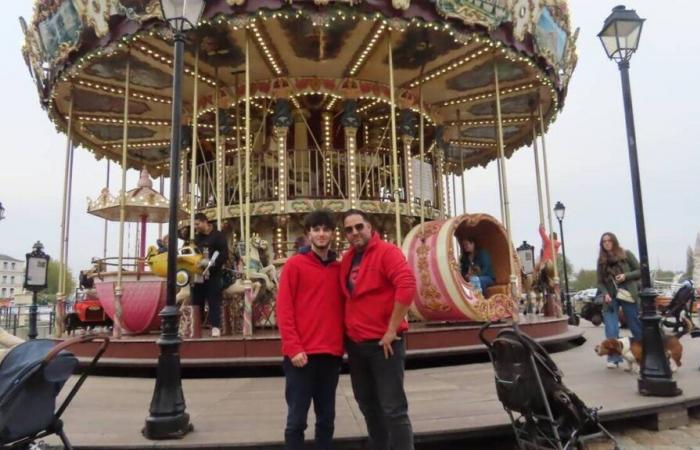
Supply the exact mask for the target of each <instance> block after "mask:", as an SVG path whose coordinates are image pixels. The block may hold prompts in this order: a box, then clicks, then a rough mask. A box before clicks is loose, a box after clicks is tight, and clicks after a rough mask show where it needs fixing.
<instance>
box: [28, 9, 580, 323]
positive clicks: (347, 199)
mask: <svg viewBox="0 0 700 450" xmlns="http://www.w3.org/2000/svg"><path fill="white" fill-rule="evenodd" d="M35 3H36V8H35V13H34V17H32V19H31V24H30V26H27V27H26V28H25V45H24V47H23V54H24V56H25V59H26V61H27V64H28V66H29V68H30V72H31V74H32V76H33V77H34V78H35V80H36V82H37V86H38V87H39V94H40V97H41V101H42V104H43V105H44V106H45V107H46V111H47V113H48V115H49V117H50V118H51V120H52V121H54V122H55V123H56V126H57V128H58V129H59V130H61V131H64V132H66V133H67V134H68V135H69V142H70V143H75V144H76V145H79V146H81V147H83V148H85V149H88V150H89V151H91V152H93V153H94V154H95V155H96V156H97V157H98V158H103V157H106V158H108V159H110V160H114V161H119V163H120V165H121V166H122V170H123V171H126V170H127V169H128V168H138V169H141V170H143V171H147V172H148V174H150V175H151V176H158V175H164V176H165V175H168V174H169V170H170V166H169V163H170V161H169V152H168V149H169V147H170V145H171V142H170V133H171V119H170V113H171V108H172V104H171V103H172V98H173V93H172V91H171V87H172V86H173V80H172V76H171V62H172V59H173V52H172V35H171V33H170V32H169V31H168V29H167V25H166V24H165V22H164V20H163V17H162V15H161V11H160V8H159V5H158V4H159V2H158V1H157V0H143V1H140V2H131V1H130V2H127V1H125V0H99V1H97V2H76V1H72V0H36V1H35ZM185 35H186V36H185V37H186V39H187V41H188V45H187V46H186V50H185V55H184V75H183V76H184V79H183V82H182V89H183V90H182V99H183V114H182V122H181V123H179V124H176V125H177V126H181V127H182V130H183V133H182V134H183V136H184V139H183V140H182V142H180V143H176V144H177V145H179V146H180V150H181V155H182V158H181V160H182V163H181V165H180V166H179V167H178V168H177V173H179V174H180V175H181V177H182V178H181V180H182V183H181V184H182V186H183V189H182V192H176V193H172V194H171V195H180V196H181V197H180V198H179V200H180V201H179V203H180V205H181V206H182V209H183V210H187V211H188V212H189V220H188V218H187V216H186V215H183V216H181V217H180V219H181V222H180V224H179V226H180V227H181V228H182V227H187V226H188V224H189V223H190V222H191V221H192V220H193V215H194V214H195V213H196V212H204V213H205V214H206V215H207V217H209V218H210V220H212V221H214V222H215V223H216V226H217V227H218V228H219V229H223V230H227V231H226V232H227V233H228V234H229V237H230V236H231V235H232V234H233V232H234V230H235V233H236V234H237V236H238V238H237V239H238V240H239V241H240V243H241V245H240V246H241V248H242V251H241V255H242V257H243V258H245V259H246V263H245V265H244V266H245V267H246V268H247V270H243V271H242V272H245V274H246V275H245V280H243V281H246V283H247V282H248V281H250V283H249V284H246V285H245V289H247V290H248V291H249V292H250V291H251V290H252V287H251V286H252V285H254V283H255V282H256V281H255V279H254V278H253V276H251V275H250V274H251V273H263V274H264V275H265V276H266V278H267V279H268V280H269V281H270V286H272V285H274V280H273V278H274V276H276V274H277V270H279V268H273V269H270V267H271V265H270V264H265V265H262V266H261V267H259V268H251V260H252V255H253V254H254V248H255V245H256V244H255V238H254V237H255V236H256V233H257V235H258V236H259V239H261V240H263V241H266V242H268V243H269V244H270V249H269V250H270V251H271V253H272V254H271V260H272V261H273V262H274V261H276V262H279V263H283V262H284V260H285V258H287V257H289V256H291V254H292V252H291V249H290V243H291V242H293V241H294V239H295V238H296V237H297V236H299V235H301V234H303V227H302V222H303V217H304V215H305V214H306V213H308V212H310V211H312V210H314V209H318V208H325V209H329V210H331V211H333V212H341V211H344V210H347V209H348V208H360V209H362V210H364V211H366V212H367V213H369V214H370V215H371V216H372V218H373V222H374V223H375V225H376V229H377V231H378V233H380V234H381V235H382V237H383V238H384V239H386V240H390V241H392V242H395V243H397V244H398V245H399V246H402V247H403V248H404V251H405V252H406V256H407V259H408V260H409V263H410V264H411V265H412V266H413V267H414V270H415V271H416V276H417V279H418V282H419V292H418V296H417V298H416V302H415V303H416V306H415V310H414V313H415V314H416V316H417V317H422V318H423V319H424V320H426V321H431V320H440V321H442V320H450V321H452V320H456V321H483V320H498V319H508V318H511V317H513V316H514V315H515V314H517V310H516V307H515V300H516V299H517V297H518V295H519V290H520V277H519V266H518V262H517V260H516V258H515V256H514V254H515V252H514V250H513V245H512V242H513V239H512V236H511V234H510V233H511V228H512V227H511V223H510V216H509V210H508V204H509V201H508V189H507V187H508V186H507V180H508V176H507V173H506V158H507V157H510V156H511V155H512V154H513V153H514V152H515V151H516V150H518V149H519V148H521V147H523V146H526V145H529V144H530V143H533V141H535V142H536V141H537V140H539V139H542V140H543V139H544V134H545V131H546V130H547V128H548V126H549V124H550V123H551V122H552V121H553V120H554V119H555V117H556V114H557V112H558V111H559V110H560V109H561V107H562V105H563V101H564V98H565V96H566V91H567V87H568V83H569V79H570V77H571V74H572V72H573V69H574V67H575V65H576V61H577V56H576V48H575V40H576V36H575V34H574V33H572V32H571V30H570V24H569V11H568V6H567V3H566V1H564V0H538V1H523V0H489V1H456V0H440V1H433V0H410V1H409V0H402V1H398V0H397V1H392V2H373V1H364V2H347V1H325V0H324V1H321V0H318V1H313V2H312V1H294V2H288V1H284V0H269V1H265V2H261V1H257V0H206V1H205V2H204V6H203V14H202V17H201V20H199V21H196V23H195V24H194V26H193V27H192V29H191V30H188V31H186V33H185ZM69 148H70V146H69ZM535 152H536V153H535V155H537V154H538V153H537V149H535ZM542 152H544V148H543V149H542ZM492 161H495V163H496V164H497V165H498V168H499V177H498V182H496V181H494V185H493V187H494V189H498V190H499V191H500V192H501V194H502V195H501V207H502V215H501V217H500V222H502V223H499V220H496V219H494V218H493V217H488V216H485V215H484V216H479V215H471V214H466V213H467V212H468V211H469V210H468V208H467V203H466V194H465V190H466V188H465V185H466V182H465V179H464V173H465V171H468V170H469V169H471V168H477V167H483V166H486V165H487V164H489V163H490V162H492ZM545 161H546V158H545ZM536 164H538V168H539V163H537V160H536ZM67 167H68V163H67ZM544 169H545V170H546V162H545V167H544ZM68 173H69V172H68V171H67V172H66V174H68ZM538 173H539V172H538ZM458 177H460V178H461V182H458V179H457V178H458ZM533 178H534V177H533ZM537 183H538V184H540V180H539V178H538V179H537ZM121 190H122V191H123V192H125V191H126V187H125V186H124V185H122V187H121ZM149 195H150V194H149ZM546 195H547V197H548V196H549V193H548V189H547V194H546ZM104 197H105V198H104V199H103V200H104V201H103V202H102V203H100V204H99V205H97V206H91V208H90V209H91V212H93V213H95V212H98V211H100V210H102V211H106V210H107V209H109V211H110V217H112V218H114V217H115V216H114V214H115V212H120V213H123V214H124V215H125V216H126V218H127V220H128V218H129V214H128V213H127V212H126V211H124V210H123V208H122V210H121V211H120V205H119V202H118V201H117V200H116V197H111V196H110V195H109V193H108V192H106V193H105V196H104ZM138 197H139V196H137V197H136V198H138ZM148 198H150V197H149V196H148V195H146V196H145V197H143V198H142V200H143V201H146V202H147V200H148ZM458 199H461V202H459V203H461V205H458ZM538 200H539V206H540V211H543V206H542V205H543V204H545V203H546V204H548V203H549V199H548V198H547V199H546V201H545V200H543V199H542V198H541V197H539V198H538ZM107 204H109V205H107ZM150 206H163V207H164V208H165V207H166V203H162V204H161V203H159V204H158V205H153V204H151V205H150ZM125 207H126V206H125ZM165 209H167V208H165ZM540 216H541V217H540V221H539V222H543V221H544V219H543V217H542V216H543V214H542V212H541V213H540ZM102 217H105V216H104V215H103V216H102ZM143 217H144V215H143V214H141V215H139V214H138V213H137V214H135V215H134V216H133V217H132V219H133V220H140V221H143V220H144V219H143ZM149 217H150V216H149ZM149 220H150V219H149ZM533 222H535V221H534V220H533ZM190 228H191V227H190ZM533 228H534V226H533ZM549 228H550V230H551V228H552V224H551V219H550V223H549ZM142 230H143V228H142ZM190 233H191V234H190V236H189V237H190V240H191V239H192V237H193V234H192V233H193V231H192V230H191V231H190ZM465 233H469V234H472V233H475V234H476V235H477V236H478V239H479V240H480V244H481V245H482V247H483V248H486V249H487V250H488V251H489V252H490V253H491V254H492V257H493V258H494V268H495V270H496V284H495V285H494V286H493V287H491V288H490V289H489V290H487V291H486V292H485V293H484V294H485V295H479V294H478V293H475V292H473V291H472V290H471V288H470V286H468V284H467V283H466V282H465V281H464V280H463V279H462V278H461V276H459V274H458V271H457V270H455V266H456V264H457V261H456V258H457V256H458V254H457V253H458V252H457V251H456V244H455V239H456V238H458V237H460V236H462V235H463V234H465ZM144 240H145V239H142V242H143V241H144ZM61 242H62V243H63V240H62V241H61ZM333 245H334V247H335V249H336V250H342V249H343V241H342V235H341V233H340V229H337V230H336V236H335V239H334V244H333ZM62 253H63V252H62ZM144 256H145V252H143V251H142V253H141V255H140V258H138V259H136V260H135V261H134V265H133V266H132V267H128V268H126V269H127V270H123V269H124V261H123V259H121V258H120V259H119V260H118V261H117V262H116V265H115V266H112V267H111V268H112V269H114V270H113V272H114V273H115V276H114V277H113V278H114V279H112V278H109V277H110V276H111V275H109V276H108V274H105V273H102V272H101V274H100V276H101V277H102V278H100V283H98V291H99V292H100V300H101V301H103V303H104V304H105V309H106V310H107V312H108V313H109V314H116V315H119V314H120V313H118V311H119V310H120V308H122V309H123V314H125V318H124V319H123V320H122V321H121V322H123V323H121V322H120V321H119V320H117V321H116V322H119V324H120V325H123V326H124V327H125V329H128V330H129V331H131V332H145V331H147V330H149V329H152V328H153V327H157V325H158V321H157V316H156V314H157V310H158V309H159V306H160V305H161V304H162V301H163V299H164V295H165V289H164V281H163V279H162V278H161V277H158V276H157V275H156V274H155V273H153V272H151V271H149V270H143V269H144V266H143V264H144V262H143V259H142V258H143V257H144ZM273 265H274V264H273ZM426 267H427V269H426ZM263 269H264V270H263ZM159 270H160V269H159ZM281 270H284V269H283V267H282V268H281ZM161 272H162V271H161ZM125 277H126V278H125ZM108 278H109V279H108ZM122 278H124V279H125V280H127V281H126V282H125V283H122V282H121V281H120V280H121V279H122ZM117 279H118V280H117ZM151 281H152V282H153V285H152V286H151V287H150V288H148V289H150V290H151V291H152V292H148V293H147V296H148V297H149V301H148V302H145V303H147V304H148V308H146V309H147V311H146V310H145V309H144V310H143V311H142V313H139V314H140V317H139V323H138V324H129V319H127V318H126V316H129V317H131V315H132V314H131V313H130V312H128V311H130V308H132V307H133V306H134V305H141V304H142V303H141V302H140V301H139V300H138V299H137V297H139V296H142V295H144V294H143V292H144V286H146V285H147V283H150V282H151ZM243 281H242V282H241V283H243ZM261 283H262V282H261ZM241 285H242V284H241ZM100 286H101V287H100ZM115 288H116V292H115ZM148 289H147V290H148ZM271 291H274V289H271ZM115 293H119V294H120V295H121V297H122V298H119V295H115ZM251 298H252V296H248V300H247V301H246V304H245V305H244V309H245V315H246V318H247V319H248V321H252V316H251V314H252V312H251V311H252V309H253V307H254V305H253V304H252V303H251V302H252V300H251ZM273 300H274V299H273ZM110 304H111V305H113V306H110ZM270 308H271V310H274V303H271V306H270ZM269 311H270V309H268V313H269ZM249 325H250V324H249ZM247 331H248V332H252V329H251V328H250V326H249V327H248V329H247Z"/></svg>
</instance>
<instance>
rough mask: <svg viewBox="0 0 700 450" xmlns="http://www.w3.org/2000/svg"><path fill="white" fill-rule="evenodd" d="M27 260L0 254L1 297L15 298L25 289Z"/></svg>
mask: <svg viewBox="0 0 700 450" xmlns="http://www.w3.org/2000/svg"><path fill="white" fill-rule="evenodd" d="M24 265H25V261H23V260H21V259H17V258H13V257H12V256H8V255H3V254H0V299H14V297H15V295H18V294H21V293H22V292H23V291H24Z"/></svg>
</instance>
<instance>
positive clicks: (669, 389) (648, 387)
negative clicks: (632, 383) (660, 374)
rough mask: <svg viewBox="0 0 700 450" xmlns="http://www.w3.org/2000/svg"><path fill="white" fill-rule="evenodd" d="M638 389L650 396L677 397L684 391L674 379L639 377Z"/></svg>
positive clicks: (642, 393) (640, 392) (641, 393)
mask: <svg viewBox="0 0 700 450" xmlns="http://www.w3.org/2000/svg"><path fill="white" fill-rule="evenodd" d="M637 390H638V391H639V394H640V395H644V396H649V397H676V396H678V395H681V394H682V393H683V390H682V389H680V388H679V387H678V386H677V385H676V382H675V381H674V380H667V379H654V378H639V379H638V380H637Z"/></svg>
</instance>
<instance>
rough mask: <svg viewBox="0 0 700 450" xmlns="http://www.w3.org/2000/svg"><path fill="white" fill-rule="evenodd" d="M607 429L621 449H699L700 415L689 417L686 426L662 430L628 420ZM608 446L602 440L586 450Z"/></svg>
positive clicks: (595, 449)
mask: <svg viewBox="0 0 700 450" xmlns="http://www.w3.org/2000/svg"><path fill="white" fill-rule="evenodd" d="M609 429H610V431H611V432H612V433H613V435H614V436H615V437H616V438H617V442H618V444H619V445H620V448H621V449H623V450H647V449H649V450H651V449H653V450H689V449H693V450H700V417H691V418H690V421H689V423H688V425H686V426H681V427H678V428H674V429H670V430H664V431H651V430H648V429H645V428H643V427H642V426H640V425H638V424H635V423H629V422H628V423H625V422H618V423H616V424H614V425H611V426H610V427H609ZM609 448H611V446H610V445H609V444H607V443H603V442H591V443H590V444H589V445H586V449H588V450H604V449H609Z"/></svg>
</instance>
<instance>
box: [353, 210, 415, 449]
mask: <svg viewBox="0 0 700 450" xmlns="http://www.w3.org/2000/svg"><path fill="white" fill-rule="evenodd" d="M343 230H344V231H345V236H346V237H347V240H348V242H349V243H350V250H348V251H347V253H345V255H344V256H343V260H342V261H341V263H340V283H341V287H342V289H343V296H344V297H345V332H346V336H347V339H346V341H345V346H346V350H347V352H348V364H349V365H350V379H351V381H352V390H353V392H354V394H355V400H357V403H358V405H359V407H360V411H362V414H363V415H364V417H365V423H366V424H367V433H368V434H369V440H370V448H372V449H373V450H389V449H393V450H413V428H412V426H411V420H410V418H409V417H408V400H407V399H406V393H405V391H404V365H405V361H406V344H405V341H403V339H402V338H403V333H404V332H405V331H406V330H407V329H408V322H407V321H406V314H407V313H408V308H409V307H410V305H411V302H413V297H414V296H415V295H416V279H415V277H414V275H413V272H412V271H411V269H410V267H409V266H408V263H407V262H406V258H405V257H404V255H403V252H402V251H401V249H399V248H398V247H397V246H395V245H393V244H390V243H388V242H384V241H382V240H381V239H380V237H379V233H377V232H375V231H374V230H373V228H372V225H371V224H370V221H369V217H368V216H367V214H366V213H365V212H364V211H361V210H358V209H349V210H347V211H346V212H345V213H343Z"/></svg>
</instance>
